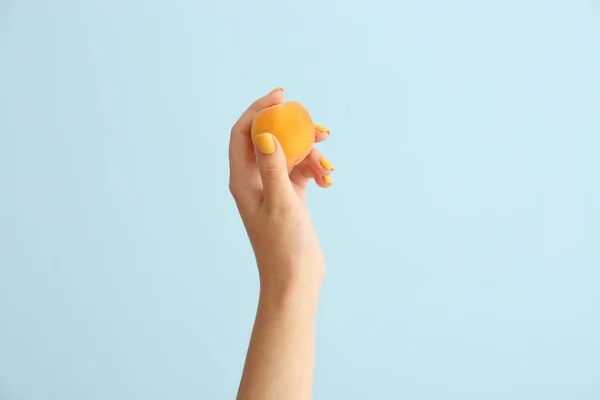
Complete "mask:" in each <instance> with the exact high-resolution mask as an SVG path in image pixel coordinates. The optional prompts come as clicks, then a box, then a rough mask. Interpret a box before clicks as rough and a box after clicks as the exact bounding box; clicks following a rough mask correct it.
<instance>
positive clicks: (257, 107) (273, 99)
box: [229, 88, 283, 181]
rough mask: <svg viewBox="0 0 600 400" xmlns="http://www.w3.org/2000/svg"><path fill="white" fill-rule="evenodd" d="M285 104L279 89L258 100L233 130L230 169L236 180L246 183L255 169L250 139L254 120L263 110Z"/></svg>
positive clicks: (230, 147) (281, 91)
mask: <svg viewBox="0 0 600 400" xmlns="http://www.w3.org/2000/svg"><path fill="white" fill-rule="evenodd" d="M282 102H283V90H282V89H280V88H277V89H275V90H273V91H272V92H270V93H269V94H267V95H266V96H264V97H261V98H260V99H258V100H256V101H255V102H254V103H252V105H251V106H250V107H249V108H248V109H247V110H246V111H245V112H244V113H243V114H242V116H241V117H240V118H239V119H238V121H237V122H236V124H235V125H234V126H233V128H231V138H230V141H229V167H230V169H231V171H230V172H231V176H232V179H234V180H237V179H239V180H241V181H244V180H245V178H246V177H247V175H248V174H251V173H252V172H253V170H254V169H255V162H256V161H255V157H254V149H253V146H252V140H251V139H250V129H251V127H252V120H253V119H254V117H255V116H256V114H258V113H259V112H260V111H261V110H263V109H264V108H267V107H271V106H274V105H277V104H281V103H282Z"/></svg>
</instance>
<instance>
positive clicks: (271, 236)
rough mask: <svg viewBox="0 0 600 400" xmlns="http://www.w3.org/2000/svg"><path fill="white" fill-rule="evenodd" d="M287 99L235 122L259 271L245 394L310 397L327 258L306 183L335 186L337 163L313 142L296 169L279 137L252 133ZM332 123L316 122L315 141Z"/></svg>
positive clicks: (233, 148)
mask: <svg viewBox="0 0 600 400" xmlns="http://www.w3.org/2000/svg"><path fill="white" fill-rule="evenodd" d="M281 102H283V91H282V90H280V89H279V90H278V89H276V90H274V91H272V92H271V93H269V94H267V95H266V96H265V97H263V98H261V99H259V100H257V101H255V102H254V104H252V105H251V106H250V108H248V110H246V112H244V114H243V115H242V116H241V117H240V119H239V120H238V122H237V123H236V124H235V126H234V127H233V129H232V130H231V141H230V146H229V164H230V179H229V187H230V190H231V193H232V194H233V197H234V198H235V201H236V203H237V206H238V209H239V211H240V215H241V217H242V220H243V221H244V225H245V227H246V231H247V232H248V236H249V237H250V242H251V243H252V247H253V249H254V254H255V256H256V261H257V264H258V272H259V277H260V297H259V301H258V310H257V313H256V320H255V322H254V328H253V330H252V337H251V339H250V345H249V347H248V354H247V356H246V363H245V365H244V373H243V376H242V381H241V383H240V388H239V391H238V396H237V398H238V400H252V399H257V400H259V399H260V400H280V399H286V400H295V399H298V400H306V399H310V398H311V392H312V380H313V369H314V347H315V343H314V341H315V321H316V311H317V299H318V292H319V288H320V286H321V282H322V280H323V276H324V274H325V261H324V259H323V253H322V252H321V248H320V246H319V241H318V240H317V235H316V234H315V231H314V228H313V225H312V223H311V221H310V218H309V216H308V211H307V209H306V201H305V200H306V196H305V191H306V186H307V185H308V182H309V180H310V179H311V178H312V179H314V180H315V181H316V182H317V184H318V185H319V186H321V187H329V186H331V179H330V178H329V175H330V174H331V172H332V171H333V166H332V165H331V164H330V163H329V161H327V160H326V159H325V158H323V157H322V155H321V153H320V152H319V151H318V150H316V149H313V150H312V151H311V152H310V154H309V155H308V156H307V157H306V159H304V160H303V161H302V162H301V163H300V164H299V165H297V166H295V167H294V168H292V169H291V170H288V168H287V166H286V160H285V155H284V153H283V151H282V149H281V146H280V145H279V142H278V141H277V138H276V137H275V136H273V135H271V134H270V133H269V132H264V133H261V134H259V135H257V136H256V137H255V140H254V143H253V142H252V140H251V135H250V129H251V126H252V120H253V119H254V116H255V115H256V114H258V112H260V111H261V110H262V109H264V108H266V107H270V106H273V105H276V104H280V103H281ZM327 136H329V131H328V130H327V129H326V128H323V127H322V126H318V125H317V126H316V129H315V141H317V142H319V141H323V140H325V139H326V138H327Z"/></svg>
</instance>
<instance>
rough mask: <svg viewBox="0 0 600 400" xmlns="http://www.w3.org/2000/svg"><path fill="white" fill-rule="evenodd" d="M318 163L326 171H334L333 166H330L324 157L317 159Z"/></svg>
mask: <svg viewBox="0 0 600 400" xmlns="http://www.w3.org/2000/svg"><path fill="white" fill-rule="evenodd" d="M319 162H320V163H321V166H322V167H323V168H325V169H326V170H329V171H333V170H334V169H335V168H333V164H331V163H330V162H329V161H328V160H327V159H326V158H325V157H321V158H320V159H319Z"/></svg>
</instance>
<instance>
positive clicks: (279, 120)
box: [251, 101, 315, 167]
mask: <svg viewBox="0 0 600 400" xmlns="http://www.w3.org/2000/svg"><path fill="white" fill-rule="evenodd" d="M266 132H268V133H271V134H273V135H274V136H275V137H276V138H277V139H278V140H279V143H280V144H281V148H282V149H283V152H284V154H285V158H286V160H287V166H288V167H293V166H294V165H296V164H298V163H299V162H300V161H302V160H303V159H304V158H305V157H306V156H307V155H308V153H310V151H311V150H312V148H313V145H314V143H315V124H314V123H313V121H312V118H311V117H310V114H309V113H308V111H307V110H306V108H304V107H303V106H302V104H300V103H298V102H295V101H286V102H285V103H282V104H277V105H275V106H272V107H268V108H265V109H264V110H262V111H260V112H259V113H258V114H257V115H256V116H255V117H254V120H253V121H252V129H251V135H252V139H253V140H254V137H255V136H256V135H258V134H260V133H266Z"/></svg>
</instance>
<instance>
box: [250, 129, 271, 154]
mask: <svg viewBox="0 0 600 400" xmlns="http://www.w3.org/2000/svg"><path fill="white" fill-rule="evenodd" d="M254 143H256V147H258V151H260V152H261V153H262V154H271V153H273V152H274V151H275V141H274V140H273V135H271V134H270V133H259V134H258V135H256V136H254Z"/></svg>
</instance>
